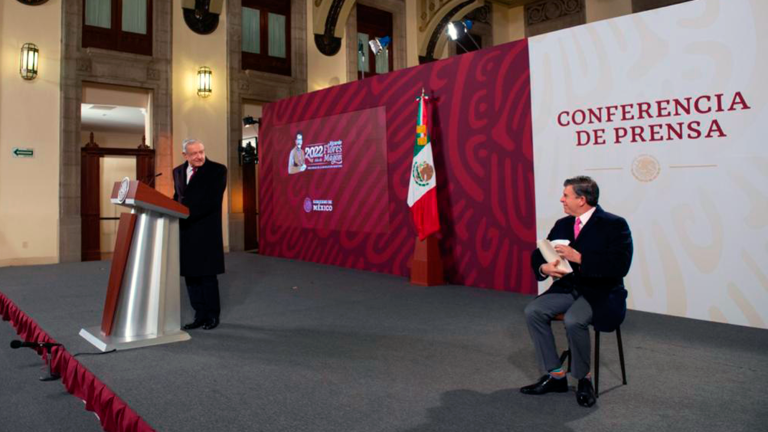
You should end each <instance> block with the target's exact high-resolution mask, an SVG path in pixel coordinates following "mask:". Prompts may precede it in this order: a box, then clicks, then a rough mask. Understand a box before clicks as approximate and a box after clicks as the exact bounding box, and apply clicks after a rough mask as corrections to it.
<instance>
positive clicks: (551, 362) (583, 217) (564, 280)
mask: <svg viewBox="0 0 768 432" xmlns="http://www.w3.org/2000/svg"><path fill="white" fill-rule="evenodd" d="M563 186H564V190H563V196H562V197H561V198H560V202H561V203H562V204H563V210H564V211H565V213H566V214H568V215H569V216H566V217H564V218H562V219H560V220H558V221H557V222H556V223H555V226H554V227H553V228H552V231H550V232H549V235H548V236H547V239H548V240H550V241H552V240H568V241H569V242H570V243H569V245H563V244H559V245H557V246H555V250H556V251H557V253H558V255H559V256H560V259H564V260H568V261H569V262H570V264H571V267H572V268H573V273H566V272H565V271H562V270H559V269H558V268H557V265H558V264H559V263H560V260H555V261H552V262H546V261H545V260H544V257H543V256H542V255H541V252H540V251H539V250H538V249H537V250H535V251H534V252H533V255H532V256H531V266H532V268H533V271H534V273H535V274H536V278H537V279H538V280H539V281H543V280H545V279H546V278H547V277H552V278H553V279H554V283H552V286H551V287H550V288H549V290H547V291H546V292H545V293H544V294H542V295H540V296H538V297H537V298H536V299H535V300H534V301H532V302H531V303H530V304H529V305H528V306H527V307H526V308H525V318H526V321H527V323H528V330H529V332H530V334H531V339H533V345H534V347H535V349H536V358H537V360H538V362H539V365H540V366H541V368H542V370H544V371H546V372H547V373H546V374H545V375H544V376H542V377H541V378H540V379H539V381H537V382H536V383H534V384H531V385H529V386H526V387H523V388H521V389H520V391H521V392H522V393H524V394H531V395H541V394H545V393H549V392H561V393H562V392H567V391H568V380H567V379H566V376H565V371H564V370H563V367H562V365H561V364H560V359H559V356H558V355H557V348H556V347H555V339H554V336H553V334H552V326H551V322H552V319H553V318H554V317H555V316H556V315H558V314H561V313H564V314H565V328H566V333H567V335H568V345H569V348H570V350H571V356H572V357H571V375H572V376H573V377H574V378H576V379H577V380H579V381H578V387H577V389H576V401H577V402H578V403H579V405H581V406H585V407H590V406H592V405H594V404H595V391H594V388H593V387H592V380H591V376H590V373H589V371H590V339H589V324H590V323H591V324H592V325H594V326H595V330H598V331H605V332H610V331H613V330H615V329H616V328H617V327H618V326H619V325H620V324H621V322H622V321H623V320H624V315H625V314H626V311H627V302H626V299H627V290H625V289H624V280H623V278H624V276H626V275H627V272H628V271H629V266H630V263H631V262H632V252H633V249H632V233H631V232H630V230H629V225H628V224H627V221H626V220H624V218H621V217H619V216H616V215H613V214H611V213H608V212H606V211H603V209H602V208H601V207H600V206H599V205H598V204H597V201H598V198H599V196H600V190H599V188H598V187H597V183H595V181H594V180H592V179H591V178H589V177H586V176H580V177H574V178H571V179H568V180H566V181H565V182H564V183H563Z"/></svg>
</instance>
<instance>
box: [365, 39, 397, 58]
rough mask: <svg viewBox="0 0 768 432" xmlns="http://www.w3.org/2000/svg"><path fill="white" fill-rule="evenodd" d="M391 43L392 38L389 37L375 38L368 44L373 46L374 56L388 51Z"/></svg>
mask: <svg viewBox="0 0 768 432" xmlns="http://www.w3.org/2000/svg"><path fill="white" fill-rule="evenodd" d="M390 43H392V38H391V37H389V36H384V37H380V38H378V37H377V38H373V39H372V40H371V41H369V42H368V44H369V45H370V46H371V51H373V55H379V53H380V52H381V51H382V50H384V49H386V48H387V46H389V44H390Z"/></svg>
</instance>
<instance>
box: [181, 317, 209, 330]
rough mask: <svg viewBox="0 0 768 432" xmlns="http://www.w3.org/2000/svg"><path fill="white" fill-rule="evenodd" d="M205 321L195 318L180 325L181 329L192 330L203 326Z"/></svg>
mask: <svg viewBox="0 0 768 432" xmlns="http://www.w3.org/2000/svg"><path fill="white" fill-rule="evenodd" d="M205 323H206V321H205V320H201V319H195V320H194V321H192V322H191V323H189V324H184V327H182V329H183V330H194V329H196V328H199V327H203V326H204V325H205Z"/></svg>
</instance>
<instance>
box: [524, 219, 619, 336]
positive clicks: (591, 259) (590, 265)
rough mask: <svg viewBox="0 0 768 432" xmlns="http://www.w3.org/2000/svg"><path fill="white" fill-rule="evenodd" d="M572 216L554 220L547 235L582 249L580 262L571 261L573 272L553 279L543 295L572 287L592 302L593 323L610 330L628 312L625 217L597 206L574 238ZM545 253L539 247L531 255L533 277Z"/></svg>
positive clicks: (602, 328) (599, 327)
mask: <svg viewBox="0 0 768 432" xmlns="http://www.w3.org/2000/svg"><path fill="white" fill-rule="evenodd" d="M574 220H575V217H573V216H566V217H564V218H562V219H560V220H558V221H557V222H556V223H555V226H554V227H553V228H552V231H550V232H549V235H548V236H547V239H549V240H557V239H567V240H570V241H571V244H570V246H571V247H572V248H574V249H576V250H577V251H579V252H580V253H581V265H579V264H575V263H573V262H571V267H573V273H572V274H569V275H566V276H565V277H563V278H561V279H559V280H557V281H555V282H554V283H553V284H552V286H551V287H550V288H549V289H548V290H547V291H546V292H545V293H544V294H542V295H545V294H549V293H570V292H572V291H573V290H574V288H575V289H576V290H577V291H578V292H579V294H581V295H583V296H584V298H585V299H586V300H587V301H588V302H589V304H590V305H591V306H592V323H593V325H594V326H595V329H596V330H598V331H613V330H615V329H616V327H618V326H619V325H620V324H621V323H622V321H624V316H625V315H626V312H627V290H626V289H624V279H623V278H624V276H626V275H627V272H629V266H630V264H631V263H632V252H633V248H632V233H631V232H630V230H629V225H628V224H627V221H626V220H624V218H622V217H620V216H616V215H614V214H611V213H608V212H606V211H604V210H603V209H602V208H601V207H600V206H597V208H596V209H595V212H594V213H593V214H592V217H590V218H589V221H588V222H587V224H586V225H584V226H583V227H582V228H581V232H579V238H578V239H576V240H574V239H573V222H574ZM544 263H545V261H544V257H543V256H542V255H541V252H539V250H538V249H536V250H535V251H534V252H533V254H532V255H531V267H532V268H533V271H534V273H535V274H536V279H538V280H540V281H543V280H545V279H546V276H543V275H542V274H540V273H539V267H540V266H541V265H542V264H544Z"/></svg>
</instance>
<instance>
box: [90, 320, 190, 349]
mask: <svg viewBox="0 0 768 432" xmlns="http://www.w3.org/2000/svg"><path fill="white" fill-rule="evenodd" d="M80 336H82V337H83V338H85V340H87V341H88V342H90V343H91V344H92V345H93V346H95V347H96V348H98V349H99V350H101V351H102V352H105V351H112V350H113V349H116V350H118V351H120V350H127V349H132V348H143V347H148V346H152V345H162V344H167V343H173V342H183V341H186V340H190V339H192V337H191V336H189V333H187V332H185V331H182V330H179V331H178V332H175V333H170V334H164V335H161V336H155V335H147V336H136V337H115V336H104V335H102V334H101V327H99V326H95V327H88V328H84V329H80Z"/></svg>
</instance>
